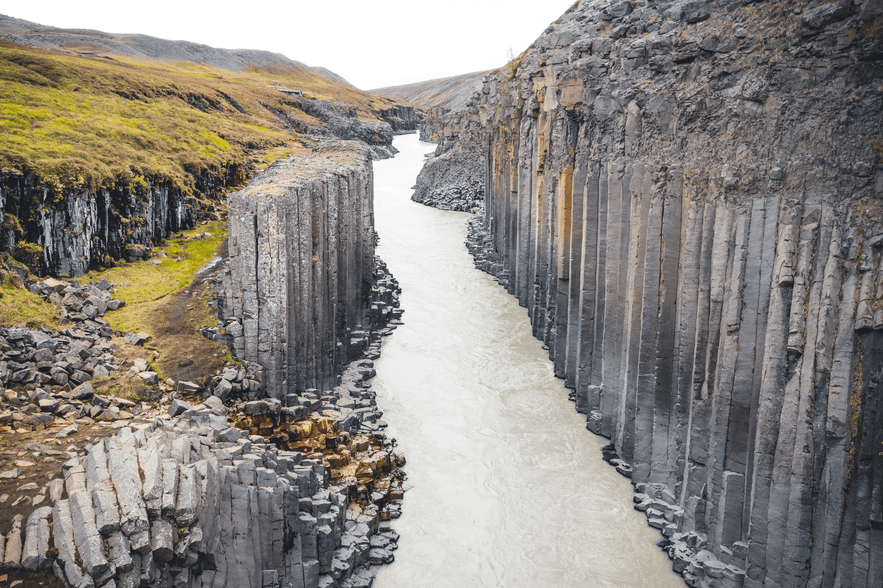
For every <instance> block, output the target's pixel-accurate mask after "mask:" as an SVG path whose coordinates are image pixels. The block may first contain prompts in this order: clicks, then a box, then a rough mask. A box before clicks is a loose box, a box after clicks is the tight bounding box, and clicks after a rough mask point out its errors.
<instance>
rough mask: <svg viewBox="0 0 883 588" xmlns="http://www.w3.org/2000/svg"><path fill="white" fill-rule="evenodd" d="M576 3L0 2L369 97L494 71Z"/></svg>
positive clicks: (5, 7) (44, 19) (37, 15)
mask: <svg viewBox="0 0 883 588" xmlns="http://www.w3.org/2000/svg"><path fill="white" fill-rule="evenodd" d="M572 3H573V0H541V1H539V2H538V1H537V0H506V1H501V0H433V1H429V0H379V1H374V2H372V1H370V0H367V1H366V0H308V1H305V0H282V1H280V0H275V1H272V2H271V1H269V0H252V1H251V2H249V1H248V0H245V1H243V0H236V1H235V2H234V1H231V0H216V1H214V2H210V3H209V2H199V3H197V2H192V1H189V0H152V1H147V2H132V3H130V2H123V1H121V0H26V1H25V0H0V13H2V14H7V15H9V16H14V17H16V18H23V19H25V20H30V21H33V22H37V23H40V24H44V25H49V26H55V27H61V28H89V29H96V30H100V31H107V32H111V33H143V34H146V35H152V36H154V37H161V38H164V39H172V40H186V41H194V42H196V43H204V44H206V45H211V46H214V47H222V48H226V49H264V50H267V51H274V52H277V53H282V54H284V55H285V56H287V57H289V58H291V59H295V60H297V61H301V62H303V63H305V64H307V65H311V66H322V67H327V68H328V69H330V70H332V71H334V72H335V73H337V74H339V75H342V76H343V77H345V78H346V79H347V80H349V82H350V83H352V84H354V85H355V86H358V87H359V88H362V89H365V90H370V89H373V88H380V87H384V86H393V85H400V84H408V83H412V82H419V81H423V80H428V79H432V78H439V77H446V76H452V75H458V74H463V73H469V72H473V71H480V70H485V69H492V68H495V67H500V66H501V65H503V64H504V63H505V62H506V55H507V51H508V49H509V48H510V47H511V48H512V49H513V50H514V51H515V53H516V54H518V53H520V52H521V51H523V50H524V49H526V48H527V46H528V45H530V44H531V43H532V42H533V41H534V39H536V38H537V37H538V36H539V35H540V33H542V32H543V30H544V29H545V28H546V27H547V26H548V25H549V24H550V23H551V22H552V21H554V20H556V19H557V18H558V17H559V16H561V15H562V14H563V13H564V11H565V10H567V8H568V7H569V6H570V5H571V4H572Z"/></svg>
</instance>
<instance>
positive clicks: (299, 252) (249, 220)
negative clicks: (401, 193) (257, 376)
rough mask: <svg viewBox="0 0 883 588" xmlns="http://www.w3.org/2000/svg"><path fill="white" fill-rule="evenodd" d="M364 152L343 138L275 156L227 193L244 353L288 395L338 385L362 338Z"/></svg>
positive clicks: (367, 280)
mask: <svg viewBox="0 0 883 588" xmlns="http://www.w3.org/2000/svg"><path fill="white" fill-rule="evenodd" d="M372 200H373V176H372V168H371V161H370V158H369V154H368V152H367V150H366V149H364V148H362V147H361V146H359V145H357V144H355V143H341V142H336V143H334V144H332V145H331V146H325V147H322V148H319V149H317V150H316V151H314V152H313V153H312V154H310V155H305V156H294V157H291V158H289V159H287V160H284V161H279V162H276V163H275V164H274V165H273V166H271V167H270V168H269V169H267V170H266V171H265V172H263V173H261V174H259V175H257V176H256V177H255V178H254V179H253V180H252V181H251V183H250V184H249V186H248V187H247V188H246V189H244V190H242V191H240V192H236V193H234V194H231V195H230V197H229V222H230V258H231V263H232V272H231V279H232V288H231V292H232V294H233V313H234V314H235V315H236V316H239V317H241V318H242V325H243V331H244V334H243V336H242V337H239V338H237V339H236V340H235V341H234V346H235V351H236V353H237V355H238V357H240V358H241V359H245V360H248V361H255V362H257V363H259V364H260V365H262V366H263V367H264V369H265V373H266V377H267V382H266V384H267V390H268V394H269V395H271V396H273V397H276V398H280V397H283V396H284V395H285V394H286V393H288V392H292V393H294V392H299V391H303V390H306V389H309V388H318V389H328V388H330V387H332V386H333V385H334V384H335V380H336V377H337V375H338V374H339V373H340V372H341V369H342V367H343V365H344V364H346V363H347V362H348V361H350V360H352V359H354V357H351V355H353V354H352V353H350V351H351V349H350V348H351V347H353V351H355V348H356V347H358V348H359V350H361V347H360V345H361V344H363V343H364V333H363V332H362V329H363V326H367V322H366V321H367V317H368V310H369V304H368V300H369V296H370V294H371V281H372V272H373V266H374V219H373V201H372Z"/></svg>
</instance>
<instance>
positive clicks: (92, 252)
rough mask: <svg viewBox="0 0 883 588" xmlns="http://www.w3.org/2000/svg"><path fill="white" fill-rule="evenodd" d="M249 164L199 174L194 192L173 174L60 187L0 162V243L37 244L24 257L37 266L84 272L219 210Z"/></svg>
mask: <svg viewBox="0 0 883 588" xmlns="http://www.w3.org/2000/svg"><path fill="white" fill-rule="evenodd" d="M245 173H246V172H245V171H244V170H242V169H241V168H240V167H239V166H236V165H231V166H230V167H228V168H227V169H225V170H220V171H216V172H211V171H207V170H206V171H205V172H203V173H202V174H200V175H198V176H194V178H193V179H194V185H193V189H194V190H195V191H196V193H198V194H199V195H201V196H202V198H194V197H193V196H192V195H189V196H188V194H186V193H185V192H184V191H183V190H180V189H177V188H175V187H174V186H173V185H172V184H171V182H154V181H153V180H151V179H149V178H148V179H145V181H144V189H143V190H142V191H136V190H135V189H134V188H132V187H129V186H125V185H123V184H119V185H116V186H113V187H107V188H101V189H99V190H97V191H95V192H92V191H89V190H86V189H78V190H77V189H69V190H65V189H63V190H62V191H61V193H60V194H59V193H56V192H54V191H53V190H51V189H50V187H49V186H47V185H45V183H44V182H42V181H41V179H40V177H39V176H37V175H36V174H34V173H31V172H21V171H18V170H11V169H3V170H0V219H2V225H0V251H5V252H9V253H11V254H13V255H15V256H16V257H17V258H19V259H23V257H22V253H23V252H24V251H25V250H24V249H22V247H23V245H24V244H30V245H31V246H36V247H37V248H38V251H35V252H33V253H31V254H29V255H28V257H29V259H25V261H26V263H28V265H29V266H30V267H31V268H32V269H33V270H34V271H35V272H37V273H38V274H40V275H47V274H51V275H54V276H62V277H75V276H81V275H83V274H84V273H86V272H88V271H89V270H92V269H95V268H97V267H98V266H99V265H102V264H104V265H106V264H107V262H108V261H109V260H111V259H113V260H116V259H127V260H129V261H134V260H138V259H144V258H146V257H147V256H148V255H149V253H150V249H151V247H152V246H153V245H155V244H157V243H159V242H160V241H162V240H163V239H165V238H166V237H167V236H169V235H170V234H171V233H175V232H178V231H181V230H184V229H189V228H192V227H194V226H195V225H196V223H197V221H199V220H201V219H204V218H207V217H213V218H217V217H218V214H217V213H218V212H219V209H218V208H217V206H216V205H215V204H214V203H213V202H212V201H214V202H217V201H218V199H219V198H221V197H222V196H223V194H224V193H225V191H226V189H227V188H228V187H232V186H234V185H236V184H238V183H241V182H242V181H243V179H244V178H245Z"/></svg>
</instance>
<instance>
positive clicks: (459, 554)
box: [374, 135, 684, 588]
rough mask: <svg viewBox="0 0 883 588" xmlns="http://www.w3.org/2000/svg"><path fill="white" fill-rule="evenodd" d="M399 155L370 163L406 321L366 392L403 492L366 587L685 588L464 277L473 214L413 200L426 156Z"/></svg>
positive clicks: (540, 372) (417, 152)
mask: <svg viewBox="0 0 883 588" xmlns="http://www.w3.org/2000/svg"><path fill="white" fill-rule="evenodd" d="M395 145H396V147H397V148H398V149H399V150H400V151H401V153H400V154H399V155H398V156H396V158H395V159H392V160H387V161H379V162H375V163H374V173H375V188H374V192H375V193H374V198H375V204H374V206H375V224H376V227H377V231H378V233H379V234H380V246H379V247H378V250H377V253H378V255H380V257H381V258H382V259H383V260H384V261H386V262H387V264H388V265H389V268H390V270H391V271H392V273H393V275H394V276H395V277H396V278H397V279H398V280H399V282H400V284H401V286H402V297H401V301H402V308H404V309H405V314H404V321H405V324H404V326H401V327H399V328H398V330H397V331H395V333H394V334H393V335H392V336H391V337H388V338H386V340H385V342H384V344H383V354H382V356H381V358H380V359H379V360H378V361H377V362H376V367H377V377H376V378H375V381H374V389H375V390H376V391H377V393H378V403H379V405H380V407H381V409H382V410H383V411H384V413H385V416H384V418H385V420H386V421H388V422H389V430H388V431H389V434H390V435H391V436H392V437H395V438H396V439H398V441H399V449H400V450H401V451H403V452H404V454H405V456H406V457H407V460H408V462H407V465H406V466H405V471H406V472H407V474H408V480H407V483H406V486H405V487H406V488H409V490H408V492H407V493H406V494H405V500H404V504H403V511H404V514H403V515H402V517H401V518H399V519H398V520H396V521H394V522H393V523H392V526H393V528H394V529H395V530H396V531H398V532H399V533H400V534H401V540H400V541H399V549H398V551H396V552H395V557H396V561H395V563H394V564H392V565H390V566H386V567H384V568H382V569H381V571H380V572H379V574H378V577H377V581H376V583H375V586H377V587H378V588H394V587H402V588H405V587H407V588H412V587H417V586H419V587H430V586H431V587H445V586H453V587H457V588H466V587H472V586H487V587H501V586H502V587H510V586H525V587H537V586H616V587H629V588H632V587H636V586H646V587H653V588H667V587H672V588H675V587H677V588H683V586H684V583H683V581H682V580H681V579H680V578H679V576H677V575H675V574H674V573H673V572H672V571H671V564H670V562H669V561H668V558H667V557H666V556H665V555H664V554H663V553H662V552H661V551H659V550H658V549H657V548H656V546H655V542H656V541H658V540H659V538H660V535H659V533H658V532H657V531H655V530H653V529H650V528H648V527H647V524H646V522H645V519H644V517H643V515H641V514H640V513H638V512H637V511H635V510H633V509H632V499H631V498H632V492H631V486H630V484H629V483H628V481H627V480H626V479H625V478H623V477H621V476H620V475H619V474H617V473H616V472H615V471H614V470H613V468H611V467H610V466H609V465H607V464H606V463H604V462H603V461H602V460H601V453H600V448H601V446H602V445H603V444H604V443H603V442H602V440H601V439H600V438H598V437H596V436H595V435H593V434H592V433H590V432H588V431H587V430H586V428H585V417H584V416H583V415H579V414H577V413H576V412H575V411H574V408H573V404H572V403H571V402H570V401H568V400H567V390H566V389H565V388H564V385H563V382H562V381H561V380H559V379H557V378H555V377H554V376H553V374H552V365H551V363H550V362H549V359H548V355H547V353H546V352H545V351H543V349H542V345H541V343H540V342H539V341H538V340H536V339H534V338H533V336H531V332H530V323H529V321H528V317H527V312H526V310H525V309H524V308H521V307H519V306H518V303H517V301H516V300H515V299H514V298H513V297H511V296H510V295H509V294H507V293H506V291H505V290H504V289H503V288H502V287H500V286H499V285H498V284H496V283H495V282H494V281H493V280H492V279H491V278H490V276H488V275H487V274H484V273H482V272H479V271H478V270H476V269H475V268H474V266H473V265H472V260H471V257H470V256H469V254H468V253H467V252H466V248H465V247H464V245H463V241H464V240H465V238H466V226H465V225H466V220H467V218H468V215H467V214H465V213H458V212H443V211H439V210H435V209H433V208H429V207H426V206H423V205H421V204H416V203H414V202H411V200H410V196H411V193H412V190H411V186H412V185H413V184H414V183H415V178H416V176H417V173H418V172H419V170H420V167H421V165H422V163H423V161H424V158H423V154H424V153H428V152H430V151H432V150H433V149H434V147H435V146H434V145H432V144H430V143H421V142H419V141H418V138H417V136H416V135H405V136H401V137H398V138H396V143H395Z"/></svg>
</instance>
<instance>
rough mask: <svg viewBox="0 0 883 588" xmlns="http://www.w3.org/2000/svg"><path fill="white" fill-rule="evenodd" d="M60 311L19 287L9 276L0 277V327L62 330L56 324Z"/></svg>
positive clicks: (57, 323)
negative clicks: (41, 327)
mask: <svg viewBox="0 0 883 588" xmlns="http://www.w3.org/2000/svg"><path fill="white" fill-rule="evenodd" d="M60 311H61V309H60V308H58V307H57V306H55V305H54V304H52V303H50V302H46V301H45V300H43V298H42V297H40V296H39V295H37V294H34V293H33V292H31V291H29V290H27V289H26V288H22V287H19V286H18V285H17V284H15V282H14V280H13V278H12V276H11V275H9V274H3V275H0V325H3V326H4V327H20V326H24V327H28V328H31V329H35V328H37V327H40V326H43V327H46V328H48V329H53V330H58V329H61V328H62V327H61V325H60V324H59V322H58V319H59V313H60Z"/></svg>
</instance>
